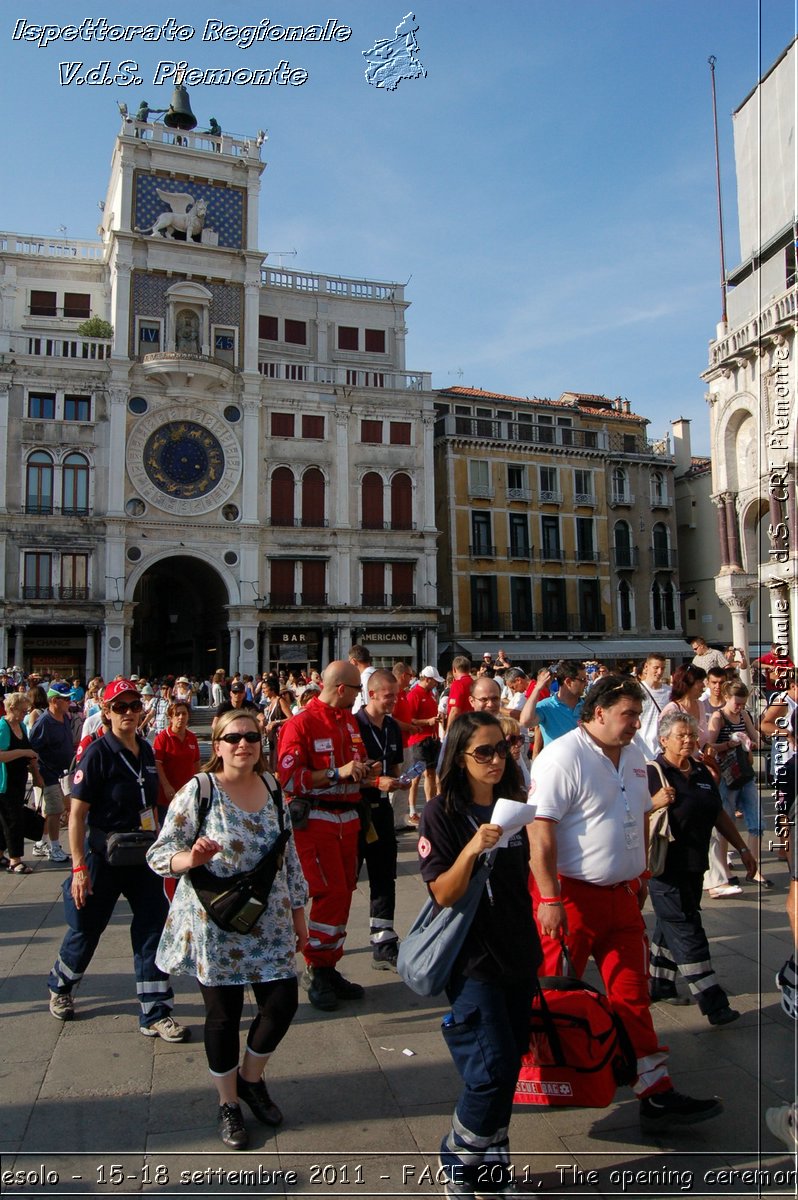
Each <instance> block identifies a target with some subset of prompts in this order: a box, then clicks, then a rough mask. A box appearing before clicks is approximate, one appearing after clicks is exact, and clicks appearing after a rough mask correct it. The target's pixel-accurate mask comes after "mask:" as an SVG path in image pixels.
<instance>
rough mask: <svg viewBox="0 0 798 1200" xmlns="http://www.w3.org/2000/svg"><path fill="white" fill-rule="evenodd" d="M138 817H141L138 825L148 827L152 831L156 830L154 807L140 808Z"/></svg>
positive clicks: (143, 827) (142, 827)
mask: <svg viewBox="0 0 798 1200" xmlns="http://www.w3.org/2000/svg"><path fill="white" fill-rule="evenodd" d="M140 819H141V825H140V828H141V829H148V830H150V832H152V833H155V832H156V831H157V829H158V822H157V821H156V819H155V809H154V808H142V810H141V814H140Z"/></svg>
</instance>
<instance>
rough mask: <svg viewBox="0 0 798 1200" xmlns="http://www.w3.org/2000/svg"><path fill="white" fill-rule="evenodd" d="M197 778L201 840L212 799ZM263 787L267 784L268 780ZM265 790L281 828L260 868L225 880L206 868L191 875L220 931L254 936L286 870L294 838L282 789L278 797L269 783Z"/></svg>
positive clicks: (191, 872) (203, 902) (196, 889)
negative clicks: (288, 848) (287, 853)
mask: <svg viewBox="0 0 798 1200" xmlns="http://www.w3.org/2000/svg"><path fill="white" fill-rule="evenodd" d="M198 778H199V786H200V795H201V803H200V809H199V821H198V824H197V835H196V836H197V837H199V836H200V832H201V830H202V826H203V824H204V822H205V817H206V815H207V812H208V809H209V807H210V795H208V796H207V797H206V796H204V795H202V791H203V776H199V777H198ZM204 779H205V781H207V783H208V786H209V784H210V781H209V780H208V776H207V774H206V775H205V776H204ZM264 783H266V780H265V778H264ZM266 787H267V790H268V791H269V794H270V796H271V798H272V800H273V801H274V806H275V808H276V810H277V822H278V824H279V826H280V832H279V834H278V835H277V838H276V840H275V842H274V844H273V845H272V846H271V847H270V848H269V850H268V851H267V852H266V854H265V855H264V856H263V858H262V859H261V860H260V862H259V863H258V865H257V866H256V867H252V868H251V870H249V871H240V872H238V873H237V874H236V875H228V876H226V877H222V876H221V875H215V874H214V873H213V871H211V870H210V869H209V868H208V867H206V866H201V867H192V868H191V870H190V871H189V872H188V877H189V879H190V880H191V885H192V887H193V888H194V891H195V892H196V893H197V899H198V900H199V902H200V904H201V905H202V907H203V908H204V909H205V911H206V913H207V914H208V916H209V917H210V918H211V920H212V921H213V922H214V924H216V925H218V926H219V928H220V929H224V930H225V932H226V933H250V932H251V930H252V929H253V928H254V926H255V925H256V924H257V922H258V921H259V920H260V918H261V917H262V915H263V913H264V911H265V909H266V905H267V904H268V902H269V893H270V892H271V890H272V885H273V883H274V880H275V877H276V875H277V872H278V871H280V870H281V869H282V866H283V861H284V853H283V852H284V850H285V847H286V843H287V842H288V839H289V838H290V836H291V831H290V830H289V829H286V828H285V819H284V817H283V804H282V796H281V795H280V793H279V789H278V792H277V795H276V796H275V795H274V794H273V793H272V790H271V788H270V787H269V784H268V783H266Z"/></svg>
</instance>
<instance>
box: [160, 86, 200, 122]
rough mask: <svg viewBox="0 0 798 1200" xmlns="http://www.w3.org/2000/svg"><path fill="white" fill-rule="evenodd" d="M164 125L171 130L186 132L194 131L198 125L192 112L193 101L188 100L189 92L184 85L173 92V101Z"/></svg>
mask: <svg viewBox="0 0 798 1200" xmlns="http://www.w3.org/2000/svg"><path fill="white" fill-rule="evenodd" d="M163 123H164V125H168V126H169V128H170V129H185V130H189V129H193V128H194V127H195V125H196V124H197V118H196V117H195V116H194V114H193V112H192V111H191V101H190V100H189V98H188V92H187V91H186V89H185V88H184V87H183V85H182V83H179V84H178V85H177V87H176V88H175V90H174V91H173V92H172V99H171V102H170V104H169V108H168V110H167V113H166V116H165V117H164V119H163Z"/></svg>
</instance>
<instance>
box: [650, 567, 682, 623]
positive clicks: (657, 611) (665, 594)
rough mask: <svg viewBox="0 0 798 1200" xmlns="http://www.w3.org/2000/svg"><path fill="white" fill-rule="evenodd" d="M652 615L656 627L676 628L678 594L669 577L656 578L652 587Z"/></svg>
mask: <svg viewBox="0 0 798 1200" xmlns="http://www.w3.org/2000/svg"><path fill="white" fill-rule="evenodd" d="M651 617H652V621H653V624H654V628H655V629H675V628H676V596H675V591H674V587H673V584H672V582H671V581H670V580H669V579H664V580H663V579H655V580H654V583H653V585H652V588H651Z"/></svg>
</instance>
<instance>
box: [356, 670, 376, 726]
mask: <svg viewBox="0 0 798 1200" xmlns="http://www.w3.org/2000/svg"><path fill="white" fill-rule="evenodd" d="M376 670H377V668H376V667H366V669H365V671H363V672H362V673H361V676H360V691H359V692H358V694H357V695H356V696H355V703H354V704H353V705H352V715H353V716H354V714H355V713H356V712H358V710H359V709H361V708H364V707H365V705H366V704H368V702H369V680H370V679H371V677H372V675H373V674H374V672H375V671H376Z"/></svg>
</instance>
